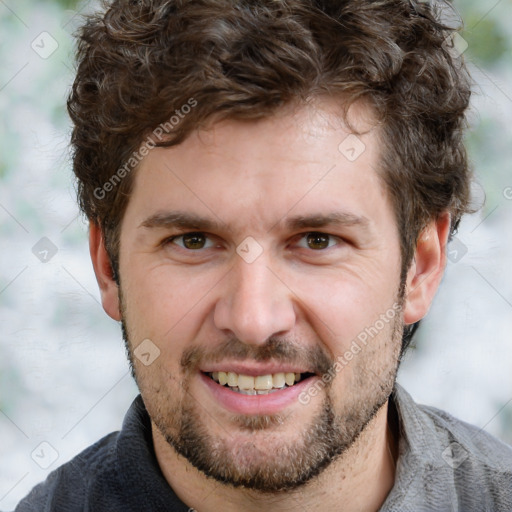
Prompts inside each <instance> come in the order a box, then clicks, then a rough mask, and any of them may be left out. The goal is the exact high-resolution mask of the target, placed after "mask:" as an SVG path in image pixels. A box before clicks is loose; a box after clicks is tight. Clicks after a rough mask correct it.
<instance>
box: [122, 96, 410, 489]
mask: <svg viewBox="0 0 512 512" xmlns="http://www.w3.org/2000/svg"><path fill="white" fill-rule="evenodd" d="M318 108H321V110H315V109H313V108H312V107H303V108H301V109H295V110H292V109H291V108H288V109H286V110H283V111H281V112H279V113H278V114H277V115H275V116H273V117H271V118H267V119H264V120H260V121H251V122H242V121H234V120H229V121H223V122H220V123H217V124H214V125H213V126H212V127H211V129H209V130H204V131H201V132H197V133H194V134H192V135H191V136H190V137H189V138H188V139H187V140H186V141H185V142H183V143H182V144H180V145H178V146H176V147H173V148H157V149H154V150H152V151H151V152H150V154H149V155H148V156H147V157H146V158H145V159H144V161H143V162H142V163H141V166H140V168H139V169H138V171H137V175H136V178H135V183H134V188H133V195H132V196H131V198H130V201H129V205H128V208H127V211H126V213H125V217H124V219H123V222H122V227H121V238H120V262H119V263H120V267H119V268H120V276H121V297H122V306H123V322H124V326H125V329H126V336H127V338H128V343H129V347H130V350H131V353H132V360H133V363H134V370H135V373H136V378H137V382H138V385H139V387H140V391H141V394H142V397H143V399H144V402H145V405H146V407H147V409H148V412H149V414H150V416H151V418H152V421H153V423H154V427H155V428H156V429H157V430H158V432H159V433H160V434H161V435H163V436H164V437H165V439H166V440H167V441H168V443H169V444H170V445H171V446H173V447H174V449H175V450H176V451H177V452H178V453H180V454H181V455H183V456H185V457H186V458H187V459H188V460H189V461H190V462H191V463H192V464H193V465H194V466H196V467H197V468H198V469H200V470H201V471H203V472H204V473H206V474H208V475H210V476H213V477H214V478H216V479H218V480H220V481H223V482H227V483H231V484H234V485H241V484H243V485H245V486H246V487H248V488H253V489H259V490H263V491H276V490H279V489H285V488H293V487H296V486H298V485H300V484H302V483H304V482H305V481H307V480H309V479H311V478H312V477H313V476H315V475H316V474H318V473H319V472H320V471H321V470H322V469H323V468H325V467H326V466H327V465H328V464H329V462H330V461H332V460H334V459H335V458H336V456H337V455H338V454H340V453H343V452H344V451H345V450H346V449H347V448H348V447H350V446H351V445H352V444H353V442H354V440H355V439H356V437H357V436H358V434H359V433H360V432H361V431H362V430H363V429H364V427H365V426H366V425H367V424H368V422H369V421H370V420H371V419H372V417H374V415H375V413H376V412H377V411H378V410H379V409H380V408H381V407H382V405H383V404H385V403H386V400H387V397H388V396H389V393H390V392H391V389H392V386H393V383H394V378H395V375H396V367H397V359H398V353H399V349H400V341H401V332H402V323H403V322H402V316H401V314H400V312H399V304H400V300H401V298H400V293H399V289H400V269H401V261H400V246H399V235H398V230H397V225H396V220H395V218H394V215H393V211H392V207H391V204H390V201H389V199H388V197H387V194H386V192H385V190H384V187H383V185H382V182H381V181H380V179H379V178H378V176H377V170H378V165H379V143H378V139H377V135H376V133H375V132H374V131H370V132H369V133H367V134H365V135H361V136H359V140H360V141H361V142H362V143H364V145H365V146H366V148H365V150H364V151H363V152H362V153H361V154H360V155H359V156H358V157H357V158H356V159H355V160H354V156H357V154H358V153H359V152H360V151H361V149H362V148H363V146H362V145H360V143H359V144H358V145H357V146H354V145H353V140H352V139H351V138H349V139H347V141H345V142H344V143H343V144H341V150H340V149H338V148H339V146H340V143H342V142H343V141H344V140H345V139H346V137H347V136H348V135H349V132H348V131H347V129H346V128H344V127H343V125H342V123H341V122H340V121H339V116H338V115H337V113H336V112H337V110H336V108H335V104H334V103H333V102H330V101H324V100H322V102H320V103H319V107H318ZM360 112H363V111H362V110H361V111H360ZM355 113H356V114H357V111H356V112H355ZM360 119H361V118H360V117H359V121H360ZM327 121H329V122H327ZM352 148H353V149H354V151H352V150H351V149H352ZM347 156H348V158H347ZM390 311H393V312H394V314H390ZM383 316H386V318H387V321H382V318H383ZM379 320H380V321H379ZM363 332H366V334H367V336H366V343H362V342H361V341H358V342H357V344H356V345H354V340H357V339H358V336H359V340H362V339H364V336H360V335H361V333H363ZM369 333H371V334H369ZM143 340H151V341H150V342H148V341H145V342H144V343H145V345H142V347H144V350H140V351H135V354H139V356H140V352H143V353H144V354H145V355H143V356H142V357H141V360H140V359H139V358H138V357H136V356H135V355H134V350H135V349H136V348H137V347H138V346H139V344H141V343H142V342H143ZM356 346H357V347H359V349H357V348H355V347H356ZM157 349H158V350H157ZM158 351H159V352H158ZM347 351H351V352H352V353H353V357H352V358H351V360H350V361H348V360H347V357H345V356H344V354H345V353H346V352H347ZM148 354H149V355H148ZM158 354H159V355H158ZM157 355H158V357H156V359H155V360H154V361H152V359H153V358H154V357H155V356H157ZM149 361H152V362H151V364H147V363H148V362H149ZM336 361H338V362H340V361H343V363H341V364H339V365H335V366H334V368H335V370H334V372H332V371H331V374H332V375H335V376H334V378H333V379H329V378H326V379H325V381H322V375H324V374H325V372H326V371H327V370H328V369H329V367H331V366H332V365H333V364H334V363H336ZM144 363H145V364H144ZM222 372H225V373H226V374H227V373H228V372H230V373H229V375H226V376H225V375H224V373H222ZM283 374H284V375H283ZM292 374H301V377H300V380H299V381H298V382H296V380H297V379H295V376H293V377H292ZM225 378H229V379H230V380H229V382H228V384H230V385H232V387H231V388H230V387H229V386H228V385H226V384H224V380H225ZM219 381H220V382H219ZM286 382H287V384H286ZM237 384H238V387H237ZM289 384H293V385H290V386H289ZM283 386H284V387H283ZM311 386H314V387H315V388H316V392H310V390H311V389H312V388H311ZM254 387H256V388H260V389H259V390H254V389H253V388H254ZM269 387H272V389H270V390H269V389H268V388H269ZM305 398H307V400H306V399H305Z"/></svg>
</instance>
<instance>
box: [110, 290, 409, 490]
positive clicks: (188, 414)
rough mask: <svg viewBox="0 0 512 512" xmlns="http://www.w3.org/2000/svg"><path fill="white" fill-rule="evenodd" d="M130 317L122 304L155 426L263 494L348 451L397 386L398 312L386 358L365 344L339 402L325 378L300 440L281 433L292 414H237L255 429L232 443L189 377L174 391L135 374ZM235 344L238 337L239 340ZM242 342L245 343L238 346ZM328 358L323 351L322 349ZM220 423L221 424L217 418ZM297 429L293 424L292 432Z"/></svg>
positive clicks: (219, 476)
mask: <svg viewBox="0 0 512 512" xmlns="http://www.w3.org/2000/svg"><path fill="white" fill-rule="evenodd" d="M120 295H121V294H120ZM400 298H401V297H400ZM121 303H122V302H121ZM399 303H400V304H402V301H400V302H399ZM127 323H128V322H127V320H126V316H125V309H124V307H123V320H122V330H123V337H124V340H125V343H126V347H127V352H128V357H129V360H130V364H131V368H132V374H133V376H134V377H135V380H136V382H137V385H138V386H139V390H140V391H141V394H142V397H143V399H144V402H145V404H146V408H147V409H148V413H149V415H150V417H151V419H152V421H153V423H154V425H155V426H156V428H157V429H158V431H159V432H160V433H161V435H162V436H163V437H164V438H165V440H166V441H167V443H168V444H169V446H171V447H172V448H173V449H174V451H175V452H177V453H178V454H179V455H181V456H183V457H185V458H186V459H187V460H188V462H189V463H190V464H192V465H193V466H194V467H195V468H197V469H198V470H199V471H201V472H202V473H204V474H205V475H206V476H208V477H211V478H213V479H215V480H216V481H218V482H221V483H223V484H226V485H230V486H232V487H235V488H236V487H244V488H245V489H247V490H253V491H258V492H260V493H279V492H282V491H290V490H294V489H297V488H299V487H301V486H303V485H304V484H306V483H307V482H310V481H311V480H313V479H314V478H315V477H316V476H318V475H319V474H320V473H321V472H322V471H323V470H324V469H325V468H327V467H328V466H329V465H330V464H332V463H333V462H334V461H335V460H337V459H339V458H340V457H341V456H343V455H345V454H347V453H348V452H349V450H350V448H351V447H353V446H354V444H355V443H356V441H357V439H358V438H359V437H360V436H361V434H362V433H363V432H364V431H365V429H366V427H367V426H368V424H369V423H370V422H371V421H372V419H373V418H374V417H375V415H376V414H377V413H378V411H379V410H380V409H381V408H382V407H383V406H384V405H385V404H386V403H387V401H388V398H389V396H390V394H391V392H392V390H393V387H394V384H395V380H396V373H397V369H398V362H399V352H400V340H401V336H402V332H403V320H402V316H401V315H397V316H396V317H395V318H394V320H393V321H392V322H391V323H390V326H389V327H390V332H389V333H387V336H388V340H387V341H386V342H384V344H385V349H387V351H388V352H389V354H390V356H389V357H388V360H386V361H384V362H383V363H382V364H380V365H377V366H375V365H373V364H372V355H373V357H374V358H375V357H376V356H377V350H375V349H370V347H369V346H366V347H365V348H363V350H362V351H361V353H359V354H358V356H357V360H358V364H357V366H356V365H354V368H353V370H352V371H353V378H352V380H351V382H350V386H348V389H346V390H344V397H343V399H344V400H345V401H344V402H343V403H340V404H336V401H338V402H341V401H340V400H339V399H338V400H336V398H335V394H334V393H333V390H332V386H331V384H332V382H331V383H329V384H327V385H326V387H325V389H324V395H325V396H324V398H323V400H322V402H321V404H320V405H319V407H318V412H317V413H316V414H315V415H314V416H313V418H312V419H311V421H310V422H309V424H308V425H299V426H298V428H302V433H301V434H300V436H299V437H298V439H297V438H296V439H294V440H293V441H291V442H288V443H287V442H286V439H284V438H283V433H282V431H280V428H281V427H282V426H283V425H286V424H287V422H288V424H289V422H290V419H289V418H286V417H284V416H282V415H281V414H274V415H262V416H242V415H240V416H233V417H232V420H231V421H232V424H234V425H236V426H237V427H238V428H239V430H240V432H244V433H246V434H247V433H250V434H251V435H250V436H249V435H247V436H246V438H247V441H244V442H237V443H234V442H233V439H232V438H230V436H229V435H226V436H224V437H219V436H214V435H212V433H211V431H210V430H209V429H208V426H207V423H206V422H205V414H204V410H203V408H202V407H201V405H200V404H199V403H198V402H197V400H196V399H194V397H193V396H192V395H191V394H190V392H189V390H188V382H189V379H187V378H183V379H181V378H180V379H179V386H180V387H181V388H182V392H181V396H180V397H177V396H176V395H179V393H177V392H176V391H173V390H171V389H169V386H168V384H169V381H167V382H160V383H157V384H149V383H146V379H145V378H141V375H138V372H137V365H136V364H134V359H133V354H132V349H131V347H133V345H132V344H131V343H130V341H129V334H128V333H129V329H128V325H127ZM270 342H272V340H269V343H270ZM236 343H239V344H240V343H241V342H239V341H238V340H236ZM278 345H279V344H278ZM279 346H280V345H279ZM238 348H239V349H241V350H242V351H243V350H245V348H244V347H242V346H241V345H239V346H238ZM251 350H252V349H251ZM265 350H266V353H269V352H270V351H271V349H270V347H267V349H265V347H262V351H264V352H265ZM318 350H320V349H318ZM379 350H382V347H380V348H379ZM247 351H249V349H247ZM365 351H367V352H366V353H365ZM320 357H322V356H320ZM323 357H324V358H325V357H326V355H325V353H324V355H323ZM260 359H264V357H262V358H260ZM331 363H332V364H333V363H334V361H332V362H331ZM368 368H370V371H368V370H367V369H368ZM342 371H343V370H342ZM169 379H170V380H172V377H171V376H169ZM176 385H178V383H177V384H176ZM305 407H307V406H305ZM206 417H207V418H208V416H206ZM209 420H210V421H212V420H211V419H209ZM215 427H216V429H217V430H219V428H218V427H219V425H217V424H216V425H215ZM229 428H232V427H230V426H227V427H226V428H225V429H224V432H225V433H226V434H227V430H228V429H229ZM288 428H289V427H288ZM224 432H223V433H224ZM296 432H297V431H295V430H294V434H295V433H296Z"/></svg>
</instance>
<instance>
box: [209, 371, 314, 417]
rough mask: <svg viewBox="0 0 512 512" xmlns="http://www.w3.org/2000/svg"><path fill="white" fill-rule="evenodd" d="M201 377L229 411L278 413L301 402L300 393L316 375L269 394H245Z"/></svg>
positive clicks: (238, 412)
mask: <svg viewBox="0 0 512 512" xmlns="http://www.w3.org/2000/svg"><path fill="white" fill-rule="evenodd" d="M200 375H201V379H202V381H203V382H204V383H205V385H206V386H207V387H208V389H209V390H210V392H211V393H212V394H213V396H214V398H215V399H216V400H217V402H219V403H220V404H221V405H222V406H223V407H224V408H225V409H227V410H228V411H231V412H234V413H236V414H254V415H260V414H276V413H278V412H282V411H283V409H285V408H286V407H288V406H289V405H291V404H293V403H300V402H299V395H300V394H301V392H302V391H304V390H305V389H306V388H307V387H309V386H310V385H311V384H312V383H313V382H314V379H316V377H308V378H307V379H304V380H301V381H300V382H298V383H297V384H295V385H293V386H291V387H289V388H283V389H280V390H279V391H275V392H273V393H269V394H268V395H243V394H241V393H237V392H236V391H233V390H231V389H229V388H228V387H226V386H221V385H220V384H218V383H217V382H215V381H214V380H213V379H212V378H210V377H208V375H205V374H204V373H201V374H200Z"/></svg>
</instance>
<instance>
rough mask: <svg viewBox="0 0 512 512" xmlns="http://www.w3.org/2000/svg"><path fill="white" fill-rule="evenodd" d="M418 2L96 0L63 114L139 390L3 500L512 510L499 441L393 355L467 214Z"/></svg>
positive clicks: (438, 67)
mask: <svg viewBox="0 0 512 512" xmlns="http://www.w3.org/2000/svg"><path fill="white" fill-rule="evenodd" d="M434 11H435V9H434V8H432V7H431V6H430V5H429V4H428V3H426V2H414V1H405V0H382V1H379V2H370V1H359V0H358V1H356V0H345V1H342V0H340V1H337V2H321V1H316V2H315V1H312V0H287V1H286V0H282V1H280V0H263V1H258V2H256V1H252V0H238V1H228V0H202V1H197V0H195V1H191V0H182V1H180V2H178V1H169V0H166V1H164V0H153V1H151V0H141V1H131V2H128V1H126V0H125V1H114V2H112V3H111V4H109V5H108V6H107V10H106V12H105V13H100V14H97V15H95V16H93V17H91V18H90V19H89V20H88V22H87V23H86V24H85V25H84V27H83V29H82V31H81V35H80V44H79V48H78V64H79V65H78V71H77V77H76V80H75V83H74V86H73V91H72V94H71V96H70V98H69V101H68V108H69V112H70V115H71V117H72V119H73V122H74V125H75V128H74V132H73V137H72V143H73V146H74V171H75V173H76V175H77V178H78V185H79V186H78V191H79V200H80V205H81V207H82V209H83V211H84V212H85V214H86V215H87V216H88V218H89V220H90V250H91V257H92V262H93V265H94V270H95V273H96V276H97V279H98V283H99V286H100V289H101V294H102V301H103V307H104V309H105V311H106V312H107V313H108V314H109V315H110V316H111V317H112V318H114V319H115V320H117V321H119V322H121V324H122V328H123V334H124V338H125V341H126V346H127V350H128V354H129V358H130V362H131V365H132V370H133V374H134V377H135V379H136V381H137V384H138V387H139V389H140V392H141V395H140V397H138V398H137V399H136V400H135V401H134V403H133V405H132V407H131V408H130V410H129V411H128V413H127V415H126V418H125V421H124V424H123V428H122V430H121V432H119V433H113V434H111V435H109V436H107V437H106V438H104V439H102V440H101V441H99V442H98V443H97V444H95V445H94V446H92V447H90V448H89V449H87V450H85V451H84V452H83V453H81V454H80V455H78V456H77V457H76V458H75V459H73V460H72V461H71V462H69V463H67V464H65V465H63V466H62V467H61V468H59V469H57V470H56V471H55V472H53V473H52V474H51V475H50V476H49V477H48V479H47V481H46V482H45V483H43V484H41V485H40V486H38V487H36V488H35V489H34V490H33V491H32V493H31V494H30V495H29V496H28V497H27V498H25V500H23V501H22V502H21V503H20V505H19V506H18V508H17V510H18V511H20V512H23V511H29V510H45V511H46V510H52V511H78V510H88V511H95V512H97V511H123V512H126V511H141V510H151V511H153V510H155V511H159V510H162V511H163V510H170V511H175V510H176V511H182V510H183V511H186V510H192V509H193V510H197V511H199V512H210V511H218V510H224V511H241V510H243V511H252V510H258V511H259V510H262V509H266V510H279V511H283V510H292V509H293V510H297V509H299V510H301V509H303V510H309V509H310V508H311V507H312V506H318V505H321V506H322V509H324V510H329V511H331V510H332V511H334V510H344V511H377V510H381V511H406V510H414V511H418V510H435V511H447V510H462V511H473V510H478V511H480V510H493V511H496V510H502V511H505V510H511V509H512V490H511V487H512V449H511V448H510V447H507V446H506V445H504V444H502V443H500V442H499V441H498V440H496V439H493V438H492V437H490V436H489V435H487V434H486V433H484V432H481V431H480V430H478V429H477V428H476V427H473V426H470V425H467V424H464V423H462V422H460V421H458V420H456V419H455V418H453V417H451V416H450V415H448V414H446V413H444V412H442V411H439V410H436V409H432V408H428V407H420V406H418V405H416V404H415V403H414V402H413V401H412V399H411V397H410V396H409V395H408V394H407V393H406V391H405V390H403V389H402V388H400V387H399V386H398V385H397V384H395V377H396V371H397V367H398V364H399V362H400V359H401V356H402V354H403V351H404V350H405V348H406V347H407V344H408V342H409V340H410V337H411V333H412V330H413V329H414V326H415V325H417V322H419V321H420V319H421V318H422V317H423V316H424V315H425V314H426V313H427V311H428V308H429V306H430V304H431V302H432V299H433V297H434V294H435V292H436V290H437V288H438V286H439V283H440V280H441V278H442V274H443V269H444V266H445V262H446V255H445V253H446V244H447V241H448V240H449V237H450V235H451V234H452V233H453V231H454V230H455V229H456V228H457V225H458V223H459V220H460V218H461V216H462V215H463V214H464V213H465V212H466V211H467V210H468V190H469V180H470V175H469V171H468V164H467V159H466V153H465V150H464V146H463V143H462V130H463V126H464V113H465V110H466V108H467V106H468V102H469V96H470V90H469V85H468V78H467V73H466V70H465V68H464V65H463V64H462V62H461V59H460V58H458V57H457V55H456V53H455V52H453V51H452V50H453V49H452V48H451V46H452V45H451V43H450V36H451V34H452V31H451V30H450V29H448V28H447V27H445V26H444V25H442V24H441V22H440V21H439V20H438V19H437V17H436V13H435V12H434Z"/></svg>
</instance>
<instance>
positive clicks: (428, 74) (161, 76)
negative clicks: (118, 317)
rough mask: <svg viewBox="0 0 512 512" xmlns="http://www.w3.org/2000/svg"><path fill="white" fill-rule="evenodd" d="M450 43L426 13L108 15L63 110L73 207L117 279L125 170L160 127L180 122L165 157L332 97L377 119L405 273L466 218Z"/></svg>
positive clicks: (414, 4)
mask: <svg viewBox="0 0 512 512" xmlns="http://www.w3.org/2000/svg"><path fill="white" fill-rule="evenodd" d="M453 33H454V29H452V28H449V27H447V26H446V25H445V24H444V23H442V22H441V20H440V15H439V12H438V11H437V10H436V8H435V7H433V6H432V5H430V4H429V3H427V2H425V1H420V0H418V1H414V0H378V1H376V0H373V1H372V0H338V1H327V0H139V1H135V0H133V1H129V0H114V1H112V2H106V3H105V9H104V12H101V13H96V14H94V15H92V16H90V17H88V18H87V20H86V22H85V23H84V25H83V26H82V28H81V29H80V32H79V35H78V50H77V61H78V70H77V75H76V80H75V82H74V85H73V89H72V92H71V94H70V97H69V99H68V110H69V114H70V116H71V118H72V120H73V122H74V130H73V135H72V146H73V149H74V172H75V174H76V176H77V178H78V197H79V203H80V206H81V208H82V210H83V212H84V213H85V214H86V215H87V217H88V218H89V219H90V220H91V221H92V222H95V223H97V224H98V225H100V226H101V228H102V230H103V233H104V237H105V242H106V247H107V250H108V252H109V256H110V258H111V261H112V267H113V270H114V275H115V276H117V270H118V269H117V261H118V251H119V226H120V222H121V219H122V217H123V214H124V211H125V209H126V206H127V203H128V201H129V197H130V190H131V187H132V184H133V174H134V173H133V172H130V170H131V167H133V168H134V169H136V164H137V162H138V159H139V158H135V156H137V157H140V155H139V153H138V150H139V149H140V148H141V144H142V143H143V142H144V140H145V137H147V135H148V133H151V132H152V131H153V130H155V127H157V126H159V125H161V124H162V123H163V124H165V123H167V125H169V124H170V123H169V120H170V119H171V118H172V117H173V116H174V117H175V118H176V119H177V118H178V115H179V122H175V123H173V125H172V126H171V128H170V129H169V130H166V136H165V138H162V137H160V140H158V141H154V140H153V139H152V143H153V145H158V146H171V145H175V144H179V143H180V142H181V141H183V140H184V139H185V138H186V137H187V136H188V135H189V134H190V133H191V131H192V130H194V129H196V128H198V127H199V126H200V125H203V124H204V123H205V122H206V121H208V120H210V121H211V120H212V118H215V119H222V118H234V119H258V118H262V117H265V116H270V115H272V114H273V113H274V112H275V111H276V110H277V109H279V108H280V107H282V106H283V105H285V104H288V103H290V102H292V101H298V102H301V101H304V102H306V101H308V99H309V98H314V97H316V96H319V95H326V94H327V95H330V96H335V97H340V103H343V105H345V107H346V106H347V105H350V104H351V103H352V102H354V101H356V100H360V99H364V100H365V101H366V102H368V104H369V105H370V106H371V107H372V110H373V112H374V113H375V115H376V119H378V122H379V124H380V126H381V131H380V133H381V143H382V151H381V158H382V160H381V162H380V172H381V177H382V179H383V181H384V183H385V186H386V187H387V190H388V191H389V194H390V198H391V200H392V203H393V206H394V210H395V213H396V218H397V222H398V227H399V232H400V239H401V251H402V267H403V269H405V270H406V269H407V268H408V265H409V264H410V262H411V259H412V257H413V255H414V249H415V246H416V242H417V240H418V236H419V234H420V232H421V230H422V228H423V227H424V226H425V225H426V224H427V223H428V221H430V220H432V219H435V218H437V217H438V216H439V215H440V214H441V213H442V212H445V211H449V212H450V213H451V215H452V232H453V230H454V229H456V227H457V225H458V223H459V220H460V218H461V216H462V214H463V213H465V212H466V211H467V210H468V196H469V182H470V172H469V170H468V162H467V155H466V151H465V148H464V145H463V129H464V127H465V111H466V108H467V106H468V103H469V97H470V81H469V76H468V73H467V70H466V68H465V66H464V64H463V63H462V59H461V58H458V57H457V56H456V55H455V54H454V52H453V51H450V44H447V41H449V37H450V35H451V34H453ZM192 102H193V103H192ZM192 104H193V106H194V108H188V111H186V115H182V113H183V111H184V105H192ZM345 111H346V109H345ZM151 147H153V146H151ZM146 151H147V148H146ZM140 153H142V154H144V152H143V151H142V150H141V151H140ZM126 162H133V164H131V167H127V164H126ZM116 176H117V179H116V180H115V182H114V179H115V178H116ZM121 178H122V179H121ZM98 191H100V192H98ZM107 192H108V193H107ZM405 270H404V271H403V275H404V272H405Z"/></svg>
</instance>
